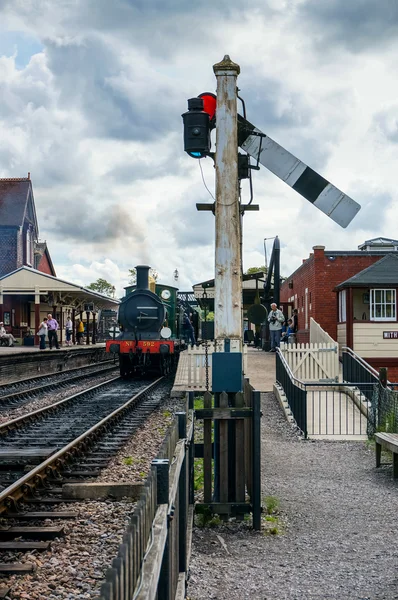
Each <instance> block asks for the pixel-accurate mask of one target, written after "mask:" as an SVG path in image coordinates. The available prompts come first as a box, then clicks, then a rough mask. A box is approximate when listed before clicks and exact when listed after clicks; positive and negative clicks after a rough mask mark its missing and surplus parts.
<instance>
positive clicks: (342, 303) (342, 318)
mask: <svg viewBox="0 0 398 600" xmlns="http://www.w3.org/2000/svg"><path fill="white" fill-rule="evenodd" d="M346 321H347V290H343V291H342V292H340V293H339V323H345V322H346Z"/></svg>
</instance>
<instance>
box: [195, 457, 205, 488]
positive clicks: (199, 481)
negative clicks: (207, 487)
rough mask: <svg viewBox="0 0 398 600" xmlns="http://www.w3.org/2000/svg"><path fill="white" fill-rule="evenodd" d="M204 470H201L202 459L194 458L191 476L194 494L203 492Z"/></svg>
mask: <svg viewBox="0 0 398 600" xmlns="http://www.w3.org/2000/svg"><path fill="white" fill-rule="evenodd" d="M204 480H205V476H204V470H203V459H202V458H195V463H194V476H193V488H194V490H195V492H201V491H203V486H204Z"/></svg>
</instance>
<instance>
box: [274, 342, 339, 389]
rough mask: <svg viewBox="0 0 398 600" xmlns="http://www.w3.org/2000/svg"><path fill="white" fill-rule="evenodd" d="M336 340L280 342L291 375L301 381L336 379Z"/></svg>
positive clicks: (337, 367)
mask: <svg viewBox="0 0 398 600" xmlns="http://www.w3.org/2000/svg"><path fill="white" fill-rule="evenodd" d="M338 348H339V346H338V344H337V342H330V343H327V344H325V343H320V344H281V348H280V350H281V352H282V354H283V356H284V357H285V360H286V362H287V364H288V365H289V367H290V370H291V371H292V373H293V375H294V376H295V377H296V378H297V379H300V380H301V381H323V382H325V381H330V382H332V381H336V382H337V381H338V380H339V352H338Z"/></svg>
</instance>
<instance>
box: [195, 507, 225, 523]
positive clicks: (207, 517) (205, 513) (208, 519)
mask: <svg viewBox="0 0 398 600" xmlns="http://www.w3.org/2000/svg"><path fill="white" fill-rule="evenodd" d="M222 523H223V521H222V520H221V518H220V517H219V516H218V515H215V514H214V513H213V512H212V511H211V510H210V508H207V507H206V506H201V507H200V511H199V510H198V511H197V513H196V515H195V525H196V526H197V527H219V526H220V525H222Z"/></svg>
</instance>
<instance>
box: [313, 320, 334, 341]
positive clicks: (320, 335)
mask: <svg viewBox="0 0 398 600" xmlns="http://www.w3.org/2000/svg"><path fill="white" fill-rule="evenodd" d="M310 344H322V345H323V344H336V340H334V339H333V338H332V337H330V335H329V334H328V333H326V331H325V330H324V329H322V327H321V326H320V325H319V324H318V323H317V322H316V321H315V320H314V319H313V318H312V317H311V319H310Z"/></svg>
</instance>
